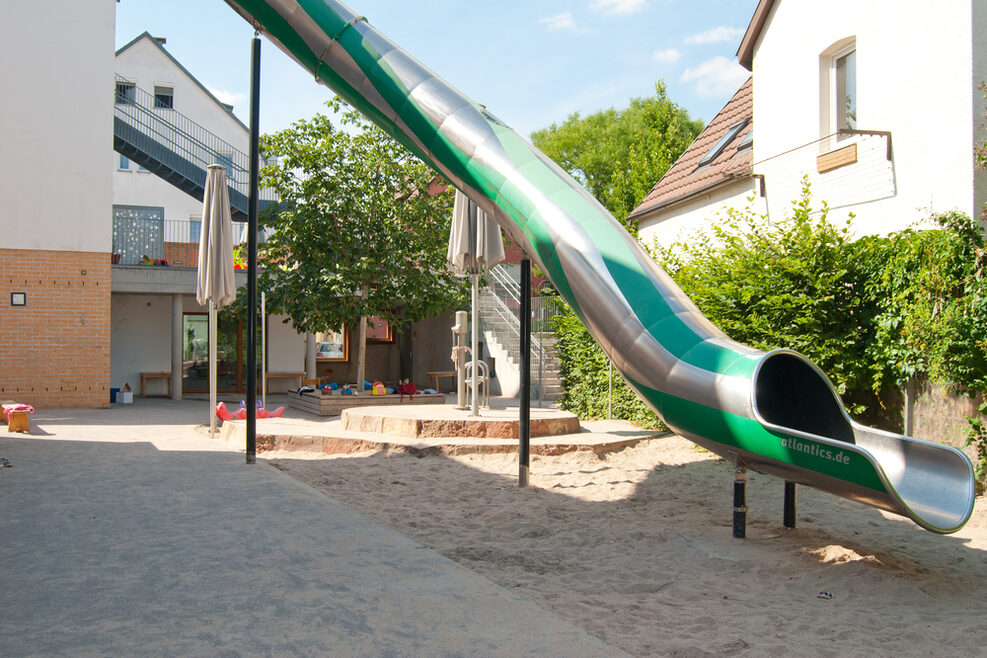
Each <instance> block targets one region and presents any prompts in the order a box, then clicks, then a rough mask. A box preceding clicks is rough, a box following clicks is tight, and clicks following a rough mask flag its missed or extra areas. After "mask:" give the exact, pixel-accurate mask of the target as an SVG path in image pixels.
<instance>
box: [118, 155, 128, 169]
mask: <svg viewBox="0 0 987 658" xmlns="http://www.w3.org/2000/svg"><path fill="white" fill-rule="evenodd" d="M117 169H119V170H120V171H130V158H128V157H127V156H125V155H121V156H120V166H119V167H117Z"/></svg>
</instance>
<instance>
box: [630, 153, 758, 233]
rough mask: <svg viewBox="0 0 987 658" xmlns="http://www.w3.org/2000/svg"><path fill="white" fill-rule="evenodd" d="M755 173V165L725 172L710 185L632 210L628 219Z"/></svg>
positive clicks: (750, 176)
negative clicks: (641, 208) (742, 169)
mask: <svg viewBox="0 0 987 658" xmlns="http://www.w3.org/2000/svg"><path fill="white" fill-rule="evenodd" d="M753 175H754V167H753V165H749V166H748V167H747V168H746V170H745V171H742V172H731V173H727V174H723V175H722V176H721V177H720V178H718V179H716V180H714V181H713V182H711V183H710V184H709V185H704V186H703V187H701V188H699V189H698V190H693V191H691V192H689V193H687V194H683V195H681V196H677V197H675V198H673V199H669V200H668V201H664V202H662V203H660V204H658V205H657V206H649V207H648V208H646V209H644V210H640V211H638V212H632V213H631V214H630V215H628V216H627V219H637V220H641V219H642V218H644V216H645V215H650V214H652V213H654V212H657V211H659V210H665V209H667V208H671V207H672V206H677V205H679V204H682V203H685V202H686V201H689V200H691V199H693V198H695V197H697V196H699V195H700V194H706V193H707V192H712V191H713V190H715V189H716V188H718V187H723V186H724V185H728V184H730V183H736V182H737V181H742V180H749V179H751V178H753Z"/></svg>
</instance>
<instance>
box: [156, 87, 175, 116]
mask: <svg viewBox="0 0 987 658" xmlns="http://www.w3.org/2000/svg"><path fill="white" fill-rule="evenodd" d="M154 107H156V108H158V109H166V110H171V109H174V107H175V89H174V88H173V87H165V86H162V85H154Z"/></svg>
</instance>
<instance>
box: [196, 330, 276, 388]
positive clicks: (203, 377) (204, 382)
mask: <svg viewBox="0 0 987 658" xmlns="http://www.w3.org/2000/svg"><path fill="white" fill-rule="evenodd" d="M260 333H261V332H260V331H258V332H257V344H256V346H255V347H256V349H257V387H258V390H259V389H260V379H261V377H260V372H261V362H260V355H261V350H260V345H261V343H260ZM246 336H247V331H246V326H245V323H244V319H243V317H242V314H241V313H236V312H234V311H220V312H219V313H218V314H217V326H216V390H217V391H222V392H224V393H246V391H247V345H246V343H247V341H246ZM182 390H183V391H185V392H188V393H205V392H208V391H209V315H208V314H207V313H185V314H184V316H183V319H182Z"/></svg>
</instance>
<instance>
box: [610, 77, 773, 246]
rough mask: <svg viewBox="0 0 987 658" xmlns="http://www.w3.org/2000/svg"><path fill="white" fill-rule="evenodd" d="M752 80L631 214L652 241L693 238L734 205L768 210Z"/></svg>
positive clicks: (641, 235)
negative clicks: (756, 163)
mask: <svg viewBox="0 0 987 658" xmlns="http://www.w3.org/2000/svg"><path fill="white" fill-rule="evenodd" d="M752 86H753V85H752V80H751V79H750V78H748V79H747V82H745V83H744V84H743V85H742V86H741V87H740V89H738V90H737V92H736V93H735V94H734V95H733V97H732V98H731V99H730V100H729V101H727V104H726V105H724V106H723V109H722V110H720V111H719V112H718V113H717V115H716V116H715V117H713V120H712V121H710V122H709V124H708V125H707V126H706V127H705V128H704V129H703V131H702V132H701V133H699V135H698V136H697V137H696V139H695V140H693V142H692V144H690V145H689V148H687V149H686V150H685V152H684V153H683V154H682V155H681V156H680V157H679V159H678V160H676V161H675V163H674V164H673V165H672V166H671V167H669V169H668V171H667V172H665V175H664V176H662V177H661V180H660V181H658V183H657V184H656V185H655V186H654V187H653V188H652V189H651V191H650V192H649V193H648V194H647V196H645V197H644V199H643V200H642V201H641V203H639V204H638V206H637V208H635V209H634V211H633V212H632V213H631V214H630V215H629V216H628V219H630V220H634V221H637V222H638V237H639V239H640V240H641V242H643V243H644V244H646V245H651V244H653V243H656V242H657V243H659V244H663V245H668V244H672V243H675V242H680V241H687V240H688V239H689V236H690V234H692V233H694V232H695V231H697V230H705V229H707V228H709V227H710V224H711V222H714V221H716V220H717V217H718V216H719V215H720V214H722V213H724V212H726V211H727V209H729V208H744V207H746V206H748V205H751V206H752V209H753V210H755V211H757V212H763V211H764V210H765V206H764V202H763V199H756V203H753V201H752V199H753V198H754V196H755V192H756V191H758V190H759V186H756V185H755V183H756V181H755V179H754V178H753V168H752V166H751V162H752V159H753V148H752V139H753V135H754V125H753V122H752V119H753V115H754V105H753V90H752Z"/></svg>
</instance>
